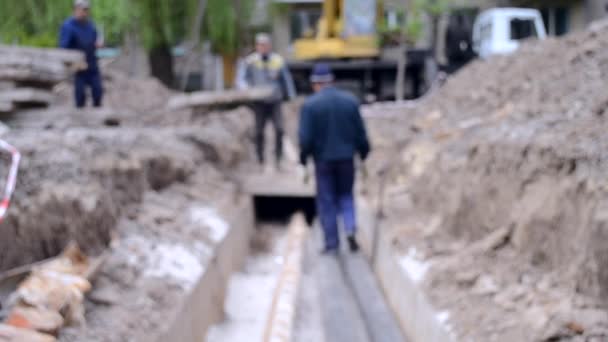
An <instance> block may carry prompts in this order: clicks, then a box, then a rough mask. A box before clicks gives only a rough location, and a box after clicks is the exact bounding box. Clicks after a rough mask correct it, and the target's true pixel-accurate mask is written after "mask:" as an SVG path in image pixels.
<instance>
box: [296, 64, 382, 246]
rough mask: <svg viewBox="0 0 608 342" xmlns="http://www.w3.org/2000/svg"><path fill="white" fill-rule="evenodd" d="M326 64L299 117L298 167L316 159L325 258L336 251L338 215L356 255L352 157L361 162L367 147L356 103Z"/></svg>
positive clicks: (315, 76)
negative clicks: (341, 87) (334, 81)
mask: <svg viewBox="0 0 608 342" xmlns="http://www.w3.org/2000/svg"><path fill="white" fill-rule="evenodd" d="M333 79H334V77H333V73H332V71H331V69H330V67H329V65H327V64H325V63H319V64H317V65H315V66H314V69H313V72H312V75H311V77H310V81H311V83H312V87H313V90H314V91H315V94H314V95H313V96H312V97H310V98H309V99H308V100H307V101H306V102H305V103H304V105H303V107H302V110H301V113H300V128H299V139H300V162H301V164H302V165H304V167H306V163H307V161H308V159H309V157H312V158H313V159H314V163H315V177H316V183H317V196H316V198H317V211H318V214H319V219H320V222H321V226H322V228H323V233H324V236H325V246H324V249H323V252H324V253H332V252H336V251H338V248H339V245H340V238H339V234H338V219H337V218H338V216H340V217H342V220H343V223H344V229H345V231H346V235H347V238H348V244H349V247H350V250H351V251H353V252H356V251H357V250H358V249H359V244H358V243H357V239H356V238H355V234H356V232H357V223H356V220H355V201H354V197H353V186H354V184H355V161H354V159H355V157H356V155H357V154H358V155H359V157H360V158H361V160H365V159H366V158H367V156H368V154H369V152H370V144H369V141H368V138H367V132H366V129H365V124H364V122H363V118H362V117H361V113H360V111H359V101H358V100H357V99H356V98H355V97H354V96H352V95H351V94H348V93H346V92H343V91H341V90H338V89H337V88H335V87H334V86H333V85H332V82H333Z"/></svg>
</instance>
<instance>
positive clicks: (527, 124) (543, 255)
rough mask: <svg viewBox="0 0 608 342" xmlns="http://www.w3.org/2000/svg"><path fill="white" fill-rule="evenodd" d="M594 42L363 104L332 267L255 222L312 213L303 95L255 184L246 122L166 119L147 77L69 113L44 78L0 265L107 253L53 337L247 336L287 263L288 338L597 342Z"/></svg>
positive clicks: (24, 132) (601, 34)
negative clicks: (344, 247) (346, 225)
mask: <svg viewBox="0 0 608 342" xmlns="http://www.w3.org/2000/svg"><path fill="white" fill-rule="evenodd" d="M607 37H608V25H607V24H606V23H597V24H595V25H593V26H592V27H591V28H590V29H589V30H588V31H585V32H581V33H577V34H574V35H570V36H566V37H565V38H561V39H553V38H552V39H548V40H546V41H543V42H526V43H525V44H524V46H522V48H521V49H520V51H519V52H518V53H516V54H513V55H510V56H501V57H494V58H491V59H489V60H485V61H475V62H473V63H472V64H471V65H470V66H467V67H466V68H464V69H463V70H461V71H459V72H458V73H457V74H456V75H454V76H452V77H450V78H449V79H448V80H447V82H446V83H445V84H444V85H443V86H442V87H440V88H438V89H436V90H434V91H433V92H432V93H430V94H428V95H427V96H425V97H424V98H422V99H420V100H417V101H413V102H401V103H378V104H373V105H369V106H365V107H364V109H363V111H364V115H365V117H366V122H367V124H368V128H369V134H370V137H371V141H372V143H373V147H374V152H373V153H372V155H371V157H370V160H368V161H367V163H366V165H367V170H368V172H367V174H368V176H367V177H366V178H362V177H360V179H359V183H358V185H357V201H358V204H359V206H358V207H359V217H360V221H359V222H360V234H359V235H360V236H359V237H360V240H361V242H362V246H363V252H362V253H361V254H360V255H352V254H350V253H347V252H345V253H342V254H341V255H340V256H338V257H331V258H325V257H321V256H319V255H318V253H317V248H318V247H319V245H320V242H319V241H318V236H316V235H315V234H318V232H319V229H318V228H317V229H313V230H311V231H309V234H308V237H305V238H304V237H300V238H301V239H302V241H305V242H304V243H303V244H302V245H301V252H302V253H301V254H298V253H296V254H293V255H292V254H290V253H294V250H296V249H294V248H285V244H287V246H300V245H298V244H296V245H292V243H294V242H293V241H297V240H291V239H290V238H289V236H291V235H290V234H291V230H288V229H277V228H276V226H275V227H273V226H272V225H270V226H269V223H268V222H261V223H260V222H258V223H260V224H259V225H258V228H256V214H259V213H256V205H255V204H256V202H255V200H256V197H259V196H260V195H264V196H266V197H270V198H273V197H274V198H279V200H280V199H285V198H292V197H299V198H300V199H304V201H306V200H307V199H308V200H310V195H311V194H312V185H310V184H309V185H303V184H302V181H301V177H300V176H301V174H299V173H298V172H297V171H296V169H295V160H297V146H295V143H294V142H295V141H297V140H296V132H297V130H296V128H297V119H298V108H299V105H300V104H301V101H295V102H293V103H289V104H286V105H285V114H286V127H287V133H288V138H287V139H286V140H287V144H286V145H287V151H286V152H287V153H286V154H287V157H288V158H287V159H288V166H287V167H286V170H285V171H284V173H283V174H282V176H281V175H280V174H279V176H273V174H270V176H268V174H267V173H265V171H264V170H261V169H260V168H259V167H258V166H257V165H256V164H255V163H254V161H253V158H252V156H253V148H252V136H253V134H252V127H253V118H252V113H251V112H250V111H249V110H248V109H247V108H245V107H240V108H238V109H233V110H225V111H221V112H220V111H216V112H213V111H209V112H206V113H202V112H201V111H190V110H188V109H180V110H176V109H168V108H167V107H166V103H168V102H169V99H170V97H171V95H172V93H171V92H170V91H169V90H167V89H165V88H164V87H162V86H161V85H160V84H158V83H157V82H156V81H153V80H131V79H128V78H126V77H124V76H122V75H121V74H120V72H117V71H111V70H107V72H106V76H105V77H106V78H105V81H106V86H105V87H106V88H107V90H108V94H109V97H108V99H109V101H108V103H107V106H106V107H105V108H104V109H100V110H93V109H89V110H85V111H77V110H74V109H70V107H69V101H70V100H69V96H70V93H69V85H67V84H61V85H59V86H57V87H56V89H55V91H56V92H55V95H56V97H57V100H56V101H55V103H53V104H52V106H51V107H50V108H49V109H35V110H27V111H18V112H14V113H13V114H11V115H10V116H7V117H5V122H6V124H7V125H8V126H9V127H10V128H11V130H10V131H9V132H7V133H5V134H4V135H3V136H2V138H3V139H4V140H6V141H9V142H10V143H11V144H13V145H14V146H16V147H17V148H18V149H19V151H20V152H21V153H22V155H23V160H22V163H21V166H20V171H19V177H18V183H17V186H16V191H15V194H14V197H13V201H12V204H11V207H10V209H9V211H8V215H7V217H6V219H5V220H4V222H3V223H2V226H1V229H2V239H0V271H4V270H9V269H13V268H15V267H18V266H23V265H27V264H30V263H32V262H36V261H40V260H43V259H45V258H49V257H53V256H55V255H57V254H59V253H61V251H62V250H63V249H64V248H65V247H66V246H67V245H68V243H69V242H71V241H75V242H76V243H77V244H78V245H79V246H80V248H82V249H83V250H84V252H86V253H87V254H90V255H99V254H102V253H104V252H105V254H107V255H108V257H107V259H106V261H105V263H104V265H103V266H102V267H101V269H100V270H99V272H98V274H97V276H96V277H95V278H94V281H93V284H92V285H93V286H92V290H91V291H90V293H89V294H88V295H87V298H86V300H85V302H84V305H85V307H84V308H85V310H84V313H83V315H82V317H76V319H75V320H74V321H73V322H71V324H69V325H67V326H66V327H64V328H63V329H61V330H60V331H59V334H58V339H59V340H61V341H127V340H128V341H168V340H177V341H203V340H206V339H208V340H210V341H224V340H226V341H229V340H234V341H240V340H242V339H239V338H238V336H239V334H244V333H245V334H246V335H247V338H252V336H254V335H255V336H259V335H260V334H264V332H265V331H266V330H265V329H266V327H267V326H268V322H269V321H268V316H267V315H266V314H267V313H268V311H272V308H273V307H274V306H273V304H272V300H273V298H274V297H275V296H277V290H276V289H277V285H276V284H277V282H278V281H279V279H283V278H284V277H287V279H291V280H293V279H292V278H289V277H291V275H290V276H285V273H284V272H285V267H283V266H284V264H288V263H292V262H293V259H292V257H293V258H296V260H300V261H301V262H300V263H297V262H296V263H295V265H299V266H293V267H295V269H297V270H299V271H298V272H296V273H297V274H299V275H298V277H297V278H294V279H296V280H297V281H296V285H297V286H296V288H298V289H299V290H298V295H297V296H294V293H291V292H289V291H287V290H285V291H284V292H282V293H279V297H280V298H287V300H289V298H291V299H292V302H293V303H295V304H294V307H293V310H292V311H289V310H287V311H286V312H287V313H286V315H287V316H288V317H290V319H289V322H291V323H289V324H287V326H288V327H290V329H289V330H290V334H292V336H293V340H295V341H320V340H321V339H323V338H324V339H325V340H326V341H342V340H344V341H357V340H361V341H400V340H406V339H407V341H410V340H411V341H424V342H427V341H442V342H443V341H606V340H608V311H607V310H606V300H605V298H606V295H607V294H608V274H607V273H606V269H607V268H606V265H607V264H608V249H607V248H606V247H605V246H606V243H605V241H604V240H605V239H604V238H605V237H608V233H607V231H606V229H607V228H606V227H607V225H606V220H607V218H608V215H607V214H606V210H608V209H607V208H608V206H607V202H606V201H607V199H608V196H607V193H608V192H607V191H608V187H607V186H606V185H607V183H606V177H605V165H606V163H605V162H606V160H607V156H606V151H608V149H607V147H608V146H607V145H608V144H607V143H606V142H607V141H608V140H607V139H606V138H605V132H606V129H607V128H608V127H607V125H606V122H605V115H606V113H607V111H608V96H607V93H606V85H607V83H608V50H606V48H605V47H606V46H607V45H608V38H607ZM269 141H272V140H269ZM5 164H6V163H3V166H2V169H0V176H1V177H2V178H3V179H4V178H5V176H6V173H7V172H8V171H7V168H6V166H5ZM264 175H266V176H264ZM268 179H270V180H268ZM275 203H276V202H275ZM298 203H306V202H298ZM308 203H309V204H310V202H308ZM296 207H297V206H296ZM313 207H314V206H313ZM277 208H278V209H277V211H284V210H286V208H288V207H285V206H277ZM279 208H280V209H279ZM277 214H278V213H277ZM258 219H259V217H258ZM258 221H259V220H258ZM281 224H282V225H283V226H285V225H286V221H283V223H281ZM250 251H251V254H250ZM248 255H249V258H247V256H248ZM286 255H289V257H286ZM294 255H295V256H294ZM288 273H289V272H288ZM289 274H291V273H289ZM273 284H274V285H273ZM286 284H290V283H289V281H286ZM285 286H286V287H285V289H289V286H291V285H289V286H288V285H285ZM360 291H363V292H360ZM2 293H4V292H2ZM361 293H364V294H365V295H364V296H362V295H361ZM225 298H226V302H224V299H225ZM294 298H295V299H294ZM243 301H246V303H245V304H241V303H242V302H243ZM2 304H3V306H2V309H3V310H5V309H6V308H7V307H6V306H7V302H3V303H2ZM280 307H281V308H282V306H280ZM1 312H2V315H3V316H4V315H5V314H6V311H1ZM258 312H259V314H258ZM273 322H274V321H273ZM262 325H264V326H262ZM277 326H279V325H277ZM281 326H282V325H281ZM271 327H272V324H271ZM378 327H384V328H383V330H377V329H378ZM387 327H388V328H387ZM391 327H392V328H391ZM395 327H398V328H395ZM208 328H210V329H208ZM274 329H278V328H276V327H274ZM391 329H392V330H391ZM271 330H273V329H271ZM378 331H382V332H380V333H378ZM389 331H392V333H389ZM340 334H342V335H340ZM235 336H236V337H235ZM336 336H341V337H336ZM256 340H257V339H256Z"/></svg>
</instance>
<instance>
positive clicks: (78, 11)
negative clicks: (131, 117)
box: [59, 0, 103, 108]
mask: <svg viewBox="0 0 608 342" xmlns="http://www.w3.org/2000/svg"><path fill="white" fill-rule="evenodd" d="M89 9H90V3H89V1H88V0H76V1H74V15H73V16H72V17H70V18H69V19H67V20H66V21H65V22H64V23H63V25H62V26H61V32H60V36H59V47H61V48H64V49H73V50H78V51H82V52H83V53H84V54H85V56H86V63H87V65H86V68H83V69H81V70H79V71H78V72H77V73H76V76H75V78H74V97H75V100H76V107H78V108H82V107H84V106H85V105H86V97H87V96H86V87H89V88H91V95H92V96H93V106H95V107H101V101H102V97H103V88H102V85H101V74H100V72H99V66H98V65H97V56H96V55H95V52H96V50H97V48H98V47H100V46H101V42H100V41H99V40H98V35H97V29H96V28H95V25H94V24H93V22H92V21H91V20H90V19H89Z"/></svg>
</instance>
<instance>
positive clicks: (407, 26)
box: [395, 0, 425, 101]
mask: <svg viewBox="0 0 608 342" xmlns="http://www.w3.org/2000/svg"><path fill="white" fill-rule="evenodd" d="M424 3H425V0H413V1H412V0H403V3H402V6H403V11H404V13H405V23H404V25H402V26H401V32H400V37H399V60H398V61H397V79H396V81H395V99H396V100H397V101H402V100H403V99H404V95H405V68H406V66H407V48H408V46H413V45H414V44H416V42H417V41H418V39H420V35H421V34H422V30H423V28H424V24H423V19H422V9H423V6H424Z"/></svg>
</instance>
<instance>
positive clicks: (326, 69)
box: [310, 63, 334, 83]
mask: <svg viewBox="0 0 608 342" xmlns="http://www.w3.org/2000/svg"><path fill="white" fill-rule="evenodd" d="M333 80H334V74H333V72H332V71H331V67H330V66H329V64H327V63H317V64H315V65H314V67H313V68H312V74H310V82H312V83H329V82H332V81H333Z"/></svg>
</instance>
